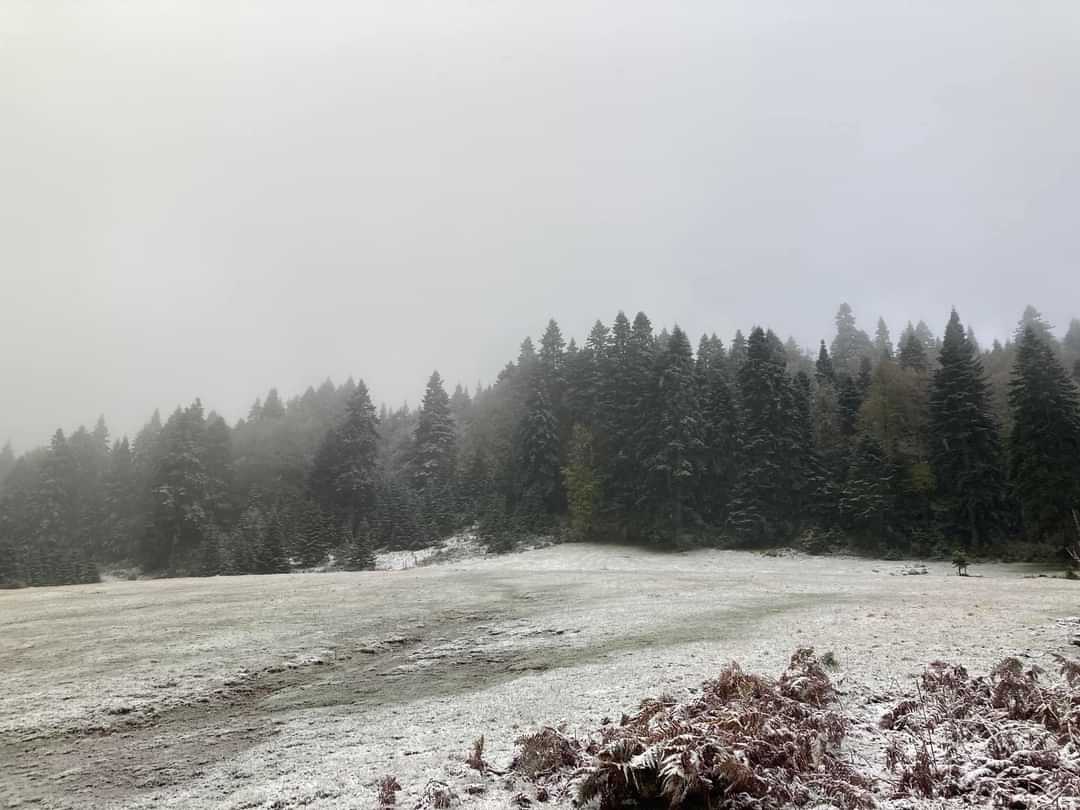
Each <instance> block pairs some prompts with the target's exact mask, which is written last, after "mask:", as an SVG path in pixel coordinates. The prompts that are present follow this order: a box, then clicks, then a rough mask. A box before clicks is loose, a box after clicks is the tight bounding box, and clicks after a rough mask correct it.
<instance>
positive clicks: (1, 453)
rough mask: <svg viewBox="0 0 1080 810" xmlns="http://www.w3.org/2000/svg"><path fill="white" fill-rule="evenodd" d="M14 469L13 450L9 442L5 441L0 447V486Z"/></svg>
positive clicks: (0, 486)
mask: <svg viewBox="0 0 1080 810" xmlns="http://www.w3.org/2000/svg"><path fill="white" fill-rule="evenodd" d="M13 469H15V452H14V451H13V450H12V449H11V442H10V441H7V442H5V443H4V446H3V447H2V448H0V488H2V487H3V486H4V480H5V479H6V478H7V477H8V475H9V474H10V473H11V471H12V470H13Z"/></svg>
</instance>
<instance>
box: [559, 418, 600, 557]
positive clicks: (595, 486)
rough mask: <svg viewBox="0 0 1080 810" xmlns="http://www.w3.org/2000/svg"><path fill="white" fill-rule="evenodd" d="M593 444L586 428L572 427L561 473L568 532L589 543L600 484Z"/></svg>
mask: <svg viewBox="0 0 1080 810" xmlns="http://www.w3.org/2000/svg"><path fill="white" fill-rule="evenodd" d="M592 445H593V437H592V433H591V432H590V431H589V429H588V428H586V427H584V426H582V425H574V430H573V435H572V437H571V440H570V448H569V451H568V452H567V463H566V466H565V467H563V471H562V474H563V485H564V486H565V488H566V500H567V505H568V507H569V509H568V512H569V514H568V517H569V519H570V529H571V531H572V532H573V533H574V536H575V538H576V539H578V540H588V539H589V538H590V537H591V536H592V533H593V530H594V529H595V526H596V521H597V511H598V508H599V502H600V482H599V480H598V478H597V475H596V467H595V463H594V460H593V452H592V450H593V448H592Z"/></svg>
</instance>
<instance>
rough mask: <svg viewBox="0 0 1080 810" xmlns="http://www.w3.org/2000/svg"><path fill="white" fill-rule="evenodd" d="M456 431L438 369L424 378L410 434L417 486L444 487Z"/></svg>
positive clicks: (453, 455)
mask: <svg viewBox="0 0 1080 810" xmlns="http://www.w3.org/2000/svg"><path fill="white" fill-rule="evenodd" d="M456 455H457V432H456V430H455V428H454V418H453V416H451V414H450V399H449V397H447V395H446V389H444V388H443V382H442V377H440V376H439V372H438V371H436V372H434V373H432V375H431V378H430V379H429V380H428V384H427V391H426V392H425V393H424V402H423V404H422V405H421V406H420V414H419V419H418V421H417V425H416V432H415V434H414V449H413V459H412V470H413V481H414V482H415V484H416V486H417V487H418V488H419V489H421V490H425V489H446V488H447V487H449V485H450V481H451V479H452V478H453V474H454V464H455V458H456Z"/></svg>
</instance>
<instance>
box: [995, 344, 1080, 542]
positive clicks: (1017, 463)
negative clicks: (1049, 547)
mask: <svg viewBox="0 0 1080 810" xmlns="http://www.w3.org/2000/svg"><path fill="white" fill-rule="evenodd" d="M1009 405H1010V407H1011V408H1012V412H1013V429H1012V435H1011V436H1010V438H1009V455H1010V483H1011V484H1012V487H1013V490H1014V492H1015V493H1016V496H1017V499H1018V500H1019V502H1020V509H1021V515H1022V520H1023V526H1024V531H1025V533H1026V534H1028V536H1029V537H1031V538H1032V539H1034V540H1054V541H1056V542H1059V543H1061V542H1062V541H1063V540H1064V539H1065V538H1066V537H1069V536H1071V534H1072V533H1073V532H1074V531H1075V529H1074V527H1073V525H1072V512H1071V510H1073V509H1080V393H1078V391H1077V387H1076V384H1075V383H1073V382H1072V380H1070V379H1069V377H1068V374H1067V373H1066V372H1065V369H1064V367H1063V366H1062V365H1061V363H1060V362H1058V359H1057V357H1055V355H1054V350H1053V349H1052V348H1051V347H1050V345H1049V344H1047V342H1046V341H1045V339H1044V338H1043V337H1042V336H1041V334H1040V333H1039V331H1038V330H1037V329H1036V328H1035V327H1034V326H1033V325H1030V324H1029V325H1028V326H1026V327H1025V329H1024V332H1023V334H1022V335H1021V339H1020V341H1019V344H1018V346H1017V353H1016V365H1015V367H1014V370H1013V378H1012V381H1011V382H1010V383H1009Z"/></svg>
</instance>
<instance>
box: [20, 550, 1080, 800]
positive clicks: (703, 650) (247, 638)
mask: <svg viewBox="0 0 1080 810" xmlns="http://www.w3.org/2000/svg"><path fill="white" fill-rule="evenodd" d="M906 569H910V566H908V565H905V564H903V563H886V562H873V561H865V560H856V559H847V558H810V557H798V556H791V557H763V556H760V555H757V554H751V553H745V552H723V551H701V552H693V553H687V554H671V555H664V554H651V553H648V552H645V551H641V550H630V549H624V548H617V547H603V546H592V545H565V546H555V547H550V548H545V549H541V550H536V551H531V552H527V553H523V554H516V555H508V556H503V557H483V558H474V559H464V560H458V561H451V562H448V563H445V564H441V565H427V566H420V567H411V568H408V569H406V570H398V571H375V572H370V573H336V574H303V575H288V576H273V577H230V578H216V579H178V580H158V581H140V582H111V583H107V584H102V585H85V586H75V587H66V588H49V589H28V590H23V591H7V592H0V807H21V806H27V807H64V808H84V807H110V806H117V807H151V806H153V807H183V808H201V807H215V808H217V807H221V808H288V807H311V808H325V807H364V808H370V807H372V806H373V805H374V799H375V787H374V784H375V782H376V780H377V779H378V778H379V777H380V776H382V775H383V774H395V775H396V776H397V778H398V779H399V780H400V782H401V784H402V785H403V786H404V791H403V792H402V793H401V794H399V795H398V806H400V807H404V808H412V807H413V806H414V805H415V804H416V803H417V801H418V799H419V798H420V794H421V791H422V789H423V787H424V784H425V782H426V781H427V780H428V779H429V778H435V779H441V780H444V781H447V782H449V783H451V784H452V785H453V786H454V788H455V790H457V791H458V793H459V794H460V795H461V796H462V797H463V799H464V802H463V807H465V808H469V807H474V808H477V810H484V809H485V808H488V807H491V808H494V807H499V808H505V807H507V806H509V803H508V799H509V797H510V795H511V794H510V793H508V792H507V790H506V789H505V787H504V786H503V782H502V780H499V779H497V778H495V777H488V778H486V779H482V778H480V777H479V776H478V775H477V774H476V772H474V771H470V770H469V769H468V768H467V767H466V766H465V764H464V757H465V753H466V751H467V749H468V746H469V744H470V743H471V742H472V740H473V739H474V738H475V737H477V736H479V735H480V734H484V735H485V737H486V740H487V744H488V747H487V758H488V760H489V761H491V762H493V763H494V764H496V765H501V764H505V763H506V762H508V760H509V758H510V755H511V753H512V751H513V743H514V739H515V738H516V737H517V736H518V735H519V734H522V733H524V732H526V731H529V730H532V729H534V728H536V727H538V726H540V725H543V724H556V723H559V722H562V721H565V722H566V723H567V724H568V730H571V731H585V730H588V729H592V728H595V727H596V726H597V725H598V724H599V722H600V720H601V718H602V717H604V716H610V717H613V718H615V719H618V717H619V716H620V714H621V712H622V711H623V710H624V709H627V710H628V709H630V708H632V707H634V706H636V704H637V703H638V701H639V700H640V699H641V698H642V697H644V696H646V695H653V694H658V693H660V692H671V693H674V694H678V693H679V692H680V691H682V690H686V689H689V688H692V687H695V686H697V685H698V684H699V683H700V682H701V681H702V680H703V679H705V678H707V677H710V676H712V675H713V674H715V672H716V670H717V669H718V667H719V666H720V665H721V664H723V663H724V662H727V661H729V660H731V659H736V660H738V661H739V662H740V663H741V664H742V665H743V667H744V668H745V669H747V670H751V671H760V672H763V673H766V674H772V675H775V674H777V673H779V672H780V670H781V669H782V668H783V666H784V664H785V663H786V660H787V658H788V656H789V655H790V654H791V652H792V650H793V649H794V648H795V647H797V646H799V645H812V646H814V647H816V648H817V649H818V651H819V652H824V651H827V650H831V651H832V652H833V653H834V654H835V655H836V658H837V659H838V660H839V662H840V672H839V673H838V674H837V675H836V679H837V680H839V681H841V689H842V691H843V693H844V701H845V704H846V706H847V707H848V708H849V709H850V710H853V711H854V712H855V713H858V712H859V711H860V710H861V709H862V707H865V714H866V716H867V717H871V716H872V715H874V714H875V713H879V712H880V705H878V704H876V703H873V700H874V698H875V697H880V696H881V695H883V694H885V693H894V692H898V691H899V690H900V689H901V688H906V684H907V682H908V681H909V680H910V677H911V676H914V675H916V674H917V673H918V672H920V671H921V670H922V667H923V665H924V664H925V663H927V662H929V661H931V660H933V659H935V658H944V659H948V660H951V661H955V662H957V663H961V664H964V665H966V666H968V667H969V668H970V669H972V670H979V671H982V670H985V669H987V668H988V667H990V666H991V665H993V664H994V663H996V662H997V661H998V660H1000V659H1001V658H1002V657H1003V656H1005V655H1010V654H1012V655H1020V656H1029V657H1030V658H1032V659H1034V660H1035V661H1036V662H1038V661H1039V660H1041V659H1043V658H1044V657H1046V656H1047V655H1048V654H1049V653H1051V652H1068V651H1069V648H1068V646H1067V635H1068V627H1067V625H1065V624H1059V623H1058V621H1057V620H1059V619H1062V618H1064V617H1067V616H1075V615H1076V614H1077V613H1080V586H1078V584H1077V583H1074V582H1069V581H1066V580H1061V579H1035V578H1026V577H1025V574H1029V573H1030V570H1029V569H1026V568H1024V567H1022V566H1005V565H985V566H975V567H973V568H972V574H974V575H975V576H972V577H969V578H966V579H962V578H958V577H955V576H949V574H950V572H951V569H950V568H949V567H948V566H947V565H945V564H930V565H929V566H927V570H928V573H927V574H926V575H922V576H903V575H900V572H901V571H902V570H906ZM1071 649H1072V650H1073V651H1075V649H1076V648H1075V647H1073V648H1071ZM855 741H856V747H858V748H859V754H860V755H863V756H872V755H873V749H874V746H875V745H876V744H877V741H876V740H875V739H874V738H873V735H872V734H871V733H870V732H869V731H867V732H865V733H863V734H862V735H861V736H860V735H859V734H856V735H855ZM469 783H483V784H484V786H485V787H486V791H485V792H484V793H483V794H481V795H478V796H470V795H466V794H465V791H464V787H465V786H466V785H467V784H469Z"/></svg>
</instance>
